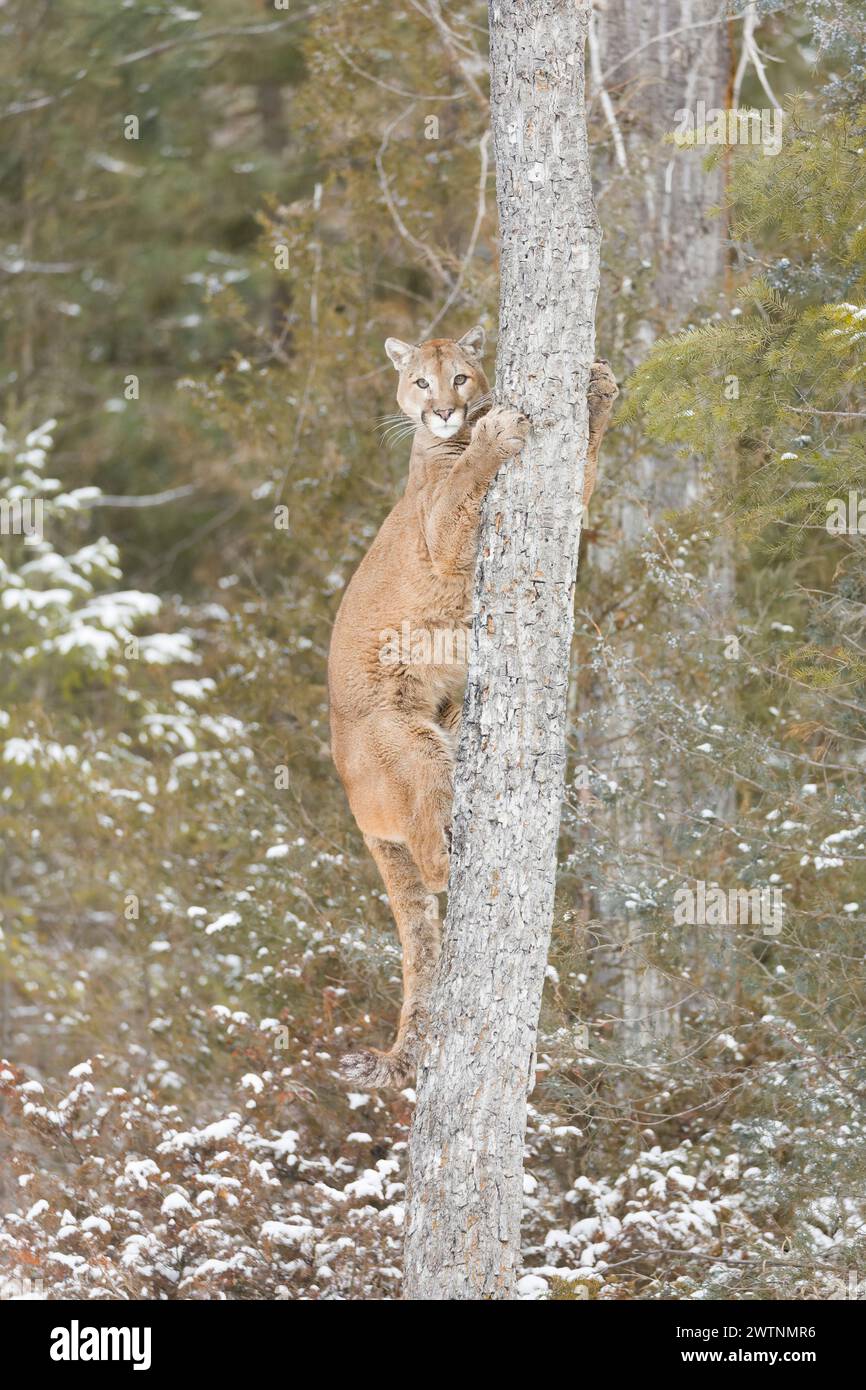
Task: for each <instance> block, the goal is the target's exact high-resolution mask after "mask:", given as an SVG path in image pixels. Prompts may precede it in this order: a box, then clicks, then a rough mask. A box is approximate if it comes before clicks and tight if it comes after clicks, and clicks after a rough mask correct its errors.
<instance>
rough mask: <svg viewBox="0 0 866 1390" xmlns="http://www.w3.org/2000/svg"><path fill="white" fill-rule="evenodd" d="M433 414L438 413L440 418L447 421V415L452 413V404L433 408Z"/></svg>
mask: <svg viewBox="0 0 866 1390" xmlns="http://www.w3.org/2000/svg"><path fill="white" fill-rule="evenodd" d="M433 414H434V415H438V416H439V419H440V420H445V421H446V422H447V420H448V417H449V416H451V415H453V414H454V407H453V405H446V406H443V407H442V409H441V410H434V411H433Z"/></svg>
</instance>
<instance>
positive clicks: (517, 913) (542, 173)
mask: <svg viewBox="0 0 866 1390" xmlns="http://www.w3.org/2000/svg"><path fill="white" fill-rule="evenodd" d="M587 21H588V6H587V5H586V4H584V3H579V2H578V0H491V4H490V44H491V59H490V61H491V107H492V124H493V134H494V148H495V154H496V169H497V196H498V204H499V217H500V228H501V248H502V249H501V294H500V338H499V348H498V355H497V374H496V384H497V398H498V399H499V400H500V401H501V402H504V403H510V404H513V405H515V406H517V407H519V408H520V409H521V410H523V411H525V413H526V414H527V415H528V416H529V417H530V419H531V421H532V423H533V433H532V435H531V437H530V441H529V443H528V444H527V445H526V447H525V449H524V450H523V453H522V455H521V456H520V457H519V458H516V459H513V460H512V461H510V462H509V463H508V464H506V465H505V467H504V468H503V469H501V470H500V473H499V475H498V477H497V478H496V480H495V481H494V483H493V485H492V487H491V489H490V492H489V494H488V497H487V501H486V504H485V512H484V516H483V519H482V526H481V535H480V543H479V562H478V569H477V573H476V580H475V601H474V636H475V643H474V651H473V655H472V660H471V663H470V670H469V680H468V687H467V694H466V700H465V704H464V710H463V726H462V733H461V740H460V749H459V753H458V760H457V772H456V784H455V798H454V845H453V853H452V861H451V879H450V885H449V902H448V915H447V918H446V922H445V939H444V944H443V952H442V961H441V966H440V973H439V979H438V983H437V988H436V992H435V995H434V999H433V1003H432V1007H431V1022H430V1030H429V1035H428V1039H427V1043H426V1047H425V1050H424V1054H423V1056H422V1059H421V1065H420V1067H419V1071H418V1099H417V1107H416V1111H415V1119H414V1123H413V1128H412V1135H411V1139H410V1146H409V1158H410V1181H409V1192H408V1200H407V1221H406V1227H407V1229H406V1260H405V1296H406V1297H407V1298H410V1299H508V1298H512V1297H513V1296H514V1285H515V1276H516V1270H517V1268H518V1266H519V1258H520V1215H521V1205H522V1196H523V1147H524V1138H525V1130H526V1097H527V1093H528V1091H529V1090H531V1088H532V1085H533V1081H534V1055H535V1037H536V1030H537V1026H538V1015H539V1008H540V1003H541V991H542V984H543V979H544V972H545V965H546V961H547V950H548V943H549V938H550V928H551V921H552V915H553V897H554V881H555V873H556V843H557V834H558V829H559V818H560V806H561V800H562V790H563V776H564V765H565V747H564V730H565V720H566V702H567V693H568V670H569V650H570V643H571V637H572V614H573V599H574V584H575V576H576V572H577V556H578V542H579V538H580V523H581V499H582V490H583V472H584V464H585V457H586V446H587V432H588V431H587V387H588V383H589V373H590V366H591V363H592V359H593V340H594V317H595V300H596V295H597V290H598V266H599V242H600V232H599V227H598V221H597V218H596V214H595V208H594V205H593V200H592V191H591V182H590V170H589V158H588V149H587V139H586V124H585V113H584V85H583V77H584V71H583V59H584V42H585V38H586V29H587Z"/></svg>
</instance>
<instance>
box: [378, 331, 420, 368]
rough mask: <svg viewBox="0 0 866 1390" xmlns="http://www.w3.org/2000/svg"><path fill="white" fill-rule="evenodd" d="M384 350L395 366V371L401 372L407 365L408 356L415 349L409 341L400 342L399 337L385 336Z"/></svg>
mask: <svg viewBox="0 0 866 1390" xmlns="http://www.w3.org/2000/svg"><path fill="white" fill-rule="evenodd" d="M385 351H386V352H387V354H388V356H389V357H390V359H391V361H392V362H393V364H394V366H395V367H396V368H397V371H398V372H402V371H403V369H404V367H407V366H408V365H409V358H410V357H411V356H412V353H413V352H414V351H415V349H414V347H413V346H412V344H411V343H404V342H401V341H400V339H399V338H386V339H385Z"/></svg>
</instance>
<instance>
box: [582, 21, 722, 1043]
mask: <svg viewBox="0 0 866 1390" xmlns="http://www.w3.org/2000/svg"><path fill="white" fill-rule="evenodd" d="M725 14H726V8H725V7H724V6H723V5H721V4H720V3H719V0H667V3H663V4H658V5H655V4H652V5H648V4H647V3H646V0H607V3H606V4H605V5H604V7H603V8H601V7H599V8H598V10H597V11H596V14H595V16H594V19H593V24H594V39H595V40H596V41H597V58H596V54H594V55H593V56H594V59H596V61H597V66H598V69H600V72H601V77H602V85H603V88H604V90H605V92H606V93H607V96H608V98H609V100H610V104H611V107H612V109H613V111H614V113H615V115H614V120H615V122H616V139H617V140H619V141H620V142H621V150H620V155H619V164H620V167H621V166H622V163H623V160H625V161H627V164H628V178H629V180H630V186H632V185H633V186H634V188H635V191H636V197H637V207H636V211H635V217H634V225H635V232H636V241H637V249H639V252H640V257H641V261H642V264H643V266H644V267H646V268H647V271H648V274H649V276H650V282H649V284H647V285H646V286H640V287H638V288H639V291H640V293H641V296H642V299H643V301H644V303H645V305H646V313H645V317H644V318H643V319H642V321H640V322H639V323H638V324H637V325H636V327H635V329H634V331H633V333H632V335H631V338H630V341H629V342H625V343H622V344H620V347H621V350H622V351H623V352H624V353H625V356H626V359H627V365H628V368H629V369H633V368H634V367H636V366H637V365H638V363H639V362H640V360H641V359H642V358H643V357H644V356H645V354H646V352H647V351H648V350H649V348H650V347H651V346H652V344H653V343H654V341H655V340H656V339H657V338H658V337H661V336H662V335H664V334H666V333H670V332H675V331H676V330H678V329H681V328H684V327H685V326H686V325H687V324H688V322H689V319H690V316H691V315H692V313H693V311H694V310H695V308H696V306H699V305H701V304H704V303H706V302H707V300H708V298H710V296H711V294H712V293H713V291H714V290H715V289H716V288H721V286H722V282H723V276H724V270H725V256H726V250H725V235H726V228H725V221H724V218H723V217H719V216H716V217H712V216H710V215H709V214H710V209H711V208H712V207H714V206H717V205H718V204H720V203H721V202H722V201H723V197H724V187H725V167H726V166H725V162H724V160H720V161H719V162H718V163H717V164H716V166H715V167H714V168H713V169H711V170H709V171H708V170H707V169H705V168H704V166H703V161H704V158H705V156H706V153H707V151H706V149H696V150H685V149H677V148H676V147H675V146H673V145H671V144H668V143H665V140H664V137H665V135H666V134H667V133H668V132H670V131H672V130H674V129H675V127H676V126H677V124H678V118H677V115H676V113H677V111H679V110H681V109H688V110H690V111H692V112H694V111H695V109H696V104H697V102H698V101H703V102H705V103H706V107H707V108H708V109H709V108H713V107H721V108H724V107H726V106H727V105H728V85H729V80H730V71H731V69H730V53H729V45H728V29H727V20H726V18H725ZM595 66H596V63H595V62H594V67H595ZM592 86H593V97H594V98H596V99H597V98H599V97H600V95H601V93H600V92H599V90H598V86H599V84H598V82H597V81H596V82H595V83H593V84H592ZM614 143H615V141H614V134H613V133H612V135H611V147H610V153H609V155H608V163H609V164H610V165H611V166H612V165H613V159H614ZM631 289H632V287H630V286H626V285H623V286H622V293H623V294H628V293H630V292H631ZM630 481H631V482H632V486H631V487H630V488H629V487H626V488H623V489H622V490H621V494H620V496H619V497H618V498H617V499H616V500H615V501H613V502H612V504H611V510H610V513H609V519H608V520H607V522H606V525H608V526H609V527H610V531H611V535H612V548H611V549H610V550H608V552H607V555H608V556H610V558H611V560H612V561H613V563H616V562H617V560H618V559H619V557H620V556H621V554H622V553H623V552H624V551H625V550H627V549H629V548H631V547H634V546H636V545H639V544H641V542H642V538H643V537H644V535H645V533H646V529H647V524H648V521H649V522H651V523H652V524H658V523H659V522H660V521H661V519H662V516H663V513H664V512H665V511H667V510H674V509H677V508H679V507H684V506H688V505H690V504H692V503H694V502H697V501H698V500H699V499H700V496H701V492H702V485H701V479H700V475H699V471H698V465H697V463H696V461H695V460H694V459H680V458H678V457H677V454H676V451H675V450H673V449H670V450H669V451H667V452H666V453H665V454H664V455H657V454H653V453H652V452H651V450H649V449H645V450H644V451H642V453H641V456H640V458H639V459H638V460H636V463H635V468H634V473H633V475H632V476H631V478H630ZM606 558H607V556H606V554H605V552H604V550H603V548H601V547H600V548H599V549H598V554H597V563H598V564H599V566H600V567H603V566H604V565H605V560H606ZM710 583H711V586H712V587H713V592H712V598H711V601H712V608H713V612H712V615H711V616H712V617H713V618H714V619H715V620H716V621H717V622H718V636H719V638H721V635H722V633H723V632H724V630H725V628H724V617H725V614H726V612H727V610H728V608H729V605H730V602H731V599H732V591H733V560H732V556H731V554H730V551H729V547H728V543H727V541H726V539H725V538H724V537H723V536H721V535H719V534H718V533H717V536H716V541H715V544H714V553H713V556H712V569H711V574H710ZM677 636H678V639H679V640H681V641H686V640H688V639H687V637H686V636H685V635H684V634H683V633H680V634H677ZM619 654H620V656H621V657H622V659H623V660H625V661H626V663H628V662H629V659H631V664H637V665H640V652H639V650H638V649H637V646H634V647H633V648H631V649H630V650H629V649H628V647H627V644H626V643H622V644H621V645H620V648H619ZM614 699H615V707H614V708H612V709H611V711H610V716H609V719H608V721H607V722H606V724H605V730H604V731H605V733H606V735H607V739H606V743H607V747H608V748H610V749H612V750H615V761H614V762H613V763H612V764H611V767H610V772H611V773H612V775H613V777H614V778H615V780H618V781H620V782H624V783H626V784H628V783H629V782H632V783H633V782H635V781H636V780H639V779H640V777H641V776H642V774H643V772H644V770H645V769H646V767H647V765H648V761H649V759H648V756H647V744H646V737H647V734H648V736H649V738H650V739H651V740H653V743H654V735H653V732H652V731H645V730H641V729H640V728H635V720H634V711H633V709H632V708H631V702H630V700H629V697H628V686H625V687H622V688H621V689H620V692H619V694H618V695H617V696H615V697H614ZM601 757H602V760H603V761H605V762H606V761H608V755H607V753H606V751H605V750H604V749H602V750H601ZM682 771H683V769H682V768H680V769H678V768H677V767H676V766H671V767H670V769H669V777H668V780H669V782H670V783H671V785H674V784H675V783H676V782H677V781H679V782H680V783H681V785H682V787H683V791H682V800H683V802H684V803H686V802H687V801H688V791H687V790H686V787H685V785H684V783H683V779H682V776H681V774H682ZM645 799H646V800H651V798H645ZM705 804H706V803H705ZM688 809H689V807H688V806H687V805H685V810H686V811H688ZM717 810H718V811H719V813H720V814H721V813H722V808H721V803H719V804H718V805H717ZM667 833H669V832H668V831H667V830H666V829H665V828H664V827H662V826H660V825H659V822H658V820H657V819H656V818H655V817H654V816H652V815H651V814H650V813H649V812H647V813H646V815H645V816H640V815H637V816H632V815H631V814H630V813H626V815H625V816H623V818H622V822H621V824H620V825H619V827H618V832H617V839H618V848H619V851H620V862H621V863H622V864H625V865H627V866H628V876H629V877H630V878H631V879H632V881H633V883H634V887H635V893H634V897H635V899H636V900H637V901H640V900H641V898H642V896H643V891H642V888H643V885H642V883H641V879H642V873H641V867H640V866H641V863H642V862H645V861H646V862H651V861H652V859H654V858H658V859H659V860H660V861H663V860H664V845H665V836H666V834H667ZM602 915H603V916H606V917H614V918H617V919H618V925H617V935H618V937H619V942H618V946H617V952H616V953H617V955H618V957H619V958H620V960H621V975H622V989H621V995H620V1000H621V1006H622V1015H623V1023H624V1041H625V1042H626V1044H627V1045H628V1046H629V1047H630V1048H631V1049H633V1050H634V1054H635V1055H636V1056H640V1055H641V1054H642V1053H643V1052H644V1050H645V1049H646V1047H647V1046H648V1045H649V1044H650V1043H651V1042H652V1041H653V1039H659V1038H665V1037H668V1038H669V1037H671V1036H672V1035H673V1034H675V1033H676V1031H677V1023H678V1010H677V1007H676V1002H675V999H674V997H673V996H672V992H671V989H670V988H669V986H668V984H667V982H666V981H665V980H664V978H663V977H662V975H661V974H660V973H659V972H658V971H657V970H656V969H655V968H654V967H653V966H652V965H649V964H647V963H646V959H645V957H646V955H647V952H646V950H645V949H644V947H643V945H642V944H641V943H642V941H643V940H644V939H645V937H646V928H645V926H644V924H643V923H642V922H641V921H640V919H639V918H635V919H634V920H627V921H622V909H621V907H619V908H618V907H617V906H616V905H611V906H610V907H607V906H605V905H604V904H603V905H602ZM623 947H624V948H625V949H624V950H623V949H622V948H623ZM620 952H621V955H620Z"/></svg>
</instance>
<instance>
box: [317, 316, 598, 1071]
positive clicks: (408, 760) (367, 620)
mask: <svg viewBox="0 0 866 1390" xmlns="http://www.w3.org/2000/svg"><path fill="white" fill-rule="evenodd" d="M483 343H484V334H483V330H482V329H480V328H475V329H472V330H471V331H470V332H469V333H467V334H466V335H465V336H464V337H463V338H461V339H460V340H459V341H453V340H451V339H433V340H432V341H430V342H426V343H422V344H421V345H420V346H417V347H414V346H411V345H409V344H407V343H401V342H399V341H398V340H397V339H393V338H389V339H388V340H387V342H386V344H385V347H386V351H387V353H388V356H389V357H390V358H391V361H392V362H393V363H394V366H395V367H396V368H397V370H398V372H399V373H400V377H399V383H398V388H397V401H398V404H399V405H400V407H401V410H402V411H403V412H404V413H405V414H406V415H407V416H408V417H409V418H410V420H414V421H415V423H416V426H417V428H416V431H415V437H414V443H413V447H412V455H411V459H410V464H409V478H408V481H407V484H406V490H405V492H404V494H403V496H402V497H401V499H400V501H399V502H398V503H397V505H396V506H395V507H394V509H393V511H392V512H391V513H390V515H389V516H388V517H386V519H385V521H384V522H383V524H382V528H381V530H380V531H379V534H378V535H377V536H376V539H375V540H374V541H373V544H372V545H371V547H370V549H369V551H368V552H367V554H366V556H365V557H364V559H363V560H362V562H361V564H360V565H359V567H358V569H357V571H356V573H355V575H354V577H353V578H352V580H351V582H350V584H349V586H348V588H347V589H346V592H345V594H344V595H343V601H342V603H341V604H340V609H339V612H338V613H337V618H336V622H335V624H334V631H333V635H332V639H331V651H330V657H329V662H328V682H329V691H330V707H331V747H332V752H333V757H334V762H335V764H336V767H337V771H338V772H339V774H340V778H341V779H342V782H343V785H344V786H345V788H346V793H347V795H348V798H349V804H350V806H351V808H352V811H353V813H354V816H355V819H356V821H357V822H358V826H359V828H360V830H361V832H362V834H363V836H364V839H365V841H366V844H367V846H368V847H369V849H370V852H371V853H372V855H373V857H374V859H375V860H376V863H377V865H378V867H379V871H380V873H381V875H382V878H383V880H384V882H385V887H386V889H387V891H388V897H389V899H390V902H391V907H392V910H393V913H394V917H395V919H396V922H397V928H398V931H399V934H400V941H401V945H402V949H403V1008H402V1011H401V1014H400V1024H399V1027H398V1031H397V1038H396V1040H395V1042H394V1045H393V1047H392V1048H391V1050H390V1051H389V1052H384V1053H383V1052H377V1051H373V1050H369V1051H364V1052H359V1053H354V1054H352V1055H351V1056H349V1057H347V1058H345V1059H344V1064H343V1070H344V1072H345V1073H346V1075H347V1076H348V1077H349V1078H350V1079H352V1080H354V1081H356V1082H361V1083H366V1084H367V1085H373V1086H381V1085H405V1084H406V1082H407V1081H408V1080H409V1079H410V1077H411V1075H412V1071H413V1068H414V1063H415V1057H416V1053H417V1045H418V1039H419V1036H420V1033H421V1031H422V1029H423V1026H424V1013H425V1007H426V1001H427V998H428V995H429V991H430V986H431V983H432V980H433V973H434V970H435V967H436V962H437V958H438V954H439V940H440V927H439V918H438V904H437V900H436V896H435V895H436V894H437V893H440V892H442V891H443V890H444V889H445V888H446V886H447V883H448V856H449V849H450V820H451V801H452V773H453V767H454V756H455V751H456V745H457V735H458V729H459V721H460V711H461V705H462V700H463V687H464V684H465V680H466V662H465V652H466V647H465V643H466V640H468V632H469V620H470V617H471V605H472V582H473V575H474V568H475V558H476V543H477V534H478V522H479V513H480V507H481V503H482V500H483V498H484V495H485V493H486V491H487V488H488V485H489V484H490V481H491V479H492V478H493V477H494V475H495V474H496V472H497V470H498V469H499V467H500V465H501V464H502V463H503V462H504V461H505V460H506V459H508V458H510V457H511V456H512V455H514V454H517V453H519V452H520V449H521V448H522V446H523V443H524V441H525V439H526V437H527V434H528V431H529V421H528V420H527V419H526V417H525V416H523V415H521V414H520V412H519V411H517V410H512V409H509V408H508V407H506V406H490V404H489V402H490V394H489V386H488V382H487V378H486V377H485V375H484V372H483V370H482V367H481V352H482V350H483ZM455 377H456V378H458V380H457V382H456V383H455ZM460 377H465V378H466V381H465V382H460V380H459V378H460ZM417 382H421V383H426V385H423V384H422V385H417V384H416V383H417ZM617 394H618V392H617V387H616V382H615V381H614V379H613V375H612V373H611V372H610V369H609V368H608V367H607V364H606V363H601V362H599V363H596V364H595V366H594V368H593V379H592V384H591V387H590V444H589V451H588V457H587V466H586V475H585V476H586V484H585V488H584V504H586V503H587V502H588V501H589V497H590V495H591V493H592V489H593V485H594V482H595V474H596V466H597V459H598V448H599V444H600V443H601V438H602V435H603V433H604V429H605V426H606V424H607V418H608V415H609V414H610V410H611V407H612V405H613V401H614V399H615V397H616V395H617ZM437 411H438V412H442V413H444V412H448V411H451V412H453V413H452V414H450V415H449V416H448V418H447V420H446V419H444V418H443V414H438V415H437V414H436V413H435V412H437ZM436 431H439V433H440V435H442V434H446V433H448V432H450V437H448V438H442V437H437V433H436ZM393 634H399V640H398V641H395V639H394V636H393ZM437 634H438V637H437ZM437 642H438V643H439V648H440V649H439V650H437ZM431 658H432V659H431Z"/></svg>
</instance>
